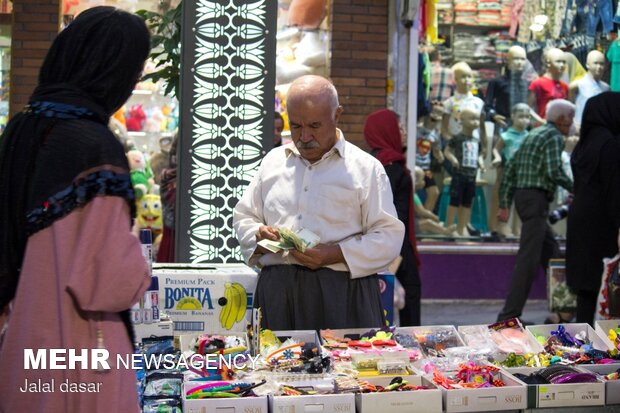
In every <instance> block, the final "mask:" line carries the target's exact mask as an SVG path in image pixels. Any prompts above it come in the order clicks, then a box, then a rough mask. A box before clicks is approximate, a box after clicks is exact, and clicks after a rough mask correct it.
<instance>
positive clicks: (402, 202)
mask: <svg viewBox="0 0 620 413" xmlns="http://www.w3.org/2000/svg"><path fill="white" fill-rule="evenodd" d="M364 138H365V139H366V143H368V146H370V148H371V149H372V154H373V155H374V156H375V157H376V158H377V159H378V160H379V161H380V162H381V163H382V164H383V166H384V167H385V172H386V174H387V176H388V178H389V179H390V184H391V186H392V193H393V194H394V205H395V206H396V212H397V213H398V219H400V220H401V221H402V222H403V223H404V224H405V231H406V232H405V239H404V241H403V247H402V249H401V253H400V254H401V257H402V258H403V261H402V263H401V264H400V267H399V268H398V271H396V278H398V281H400V283H401V284H402V285H403V287H404V288H405V308H403V309H402V310H401V311H400V324H401V325H402V326H418V325H420V297H421V284H420V273H419V271H418V266H419V259H418V251H417V247H416V236H415V214H414V210H413V180H412V178H411V172H410V171H409V169H407V165H406V158H405V154H404V148H403V141H404V138H405V136H404V133H403V131H402V129H401V127H400V124H399V121H398V115H396V113H394V112H392V111H391V110H388V109H383V110H379V111H377V112H374V113H372V114H370V115H369V116H368V118H367V119H366V123H365V124H364Z"/></svg>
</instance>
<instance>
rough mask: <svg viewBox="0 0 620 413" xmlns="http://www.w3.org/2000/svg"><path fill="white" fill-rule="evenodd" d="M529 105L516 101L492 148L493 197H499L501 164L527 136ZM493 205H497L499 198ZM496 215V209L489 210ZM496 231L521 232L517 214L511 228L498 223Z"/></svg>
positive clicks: (506, 224)
mask: <svg viewBox="0 0 620 413" xmlns="http://www.w3.org/2000/svg"><path fill="white" fill-rule="evenodd" d="M530 111H531V109H530V107H529V106H528V105H526V104H525V103H518V104H516V105H514V106H513V108H512V111H511V120H512V126H511V127H510V128H508V130H506V131H505V132H503V133H502V134H501V136H500V137H499V139H498V140H497V142H496V143H495V147H494V148H493V167H496V168H497V178H496V181H495V187H494V188H493V197H494V198H498V197H499V183H500V182H501V180H502V174H503V170H504V168H503V165H506V164H507V163H508V162H509V161H510V160H511V159H512V157H513V156H514V154H515V153H516V152H517V150H518V149H519V147H520V146H521V143H522V142H523V140H524V139H525V137H526V136H527V133H528V132H527V127H528V126H529V125H530V117H531V114H530ZM494 204H495V205H499V200H498V202H497V203H495V202H494ZM491 214H492V215H497V210H494V211H491ZM497 232H499V233H500V234H501V235H503V236H506V237H508V236H513V235H516V236H518V235H519V234H520V233H521V221H520V220H519V216H518V215H517V214H514V215H513V221H512V230H511V229H510V227H509V226H508V223H506V222H500V223H498V228H497Z"/></svg>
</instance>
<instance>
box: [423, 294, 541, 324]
mask: <svg viewBox="0 0 620 413" xmlns="http://www.w3.org/2000/svg"><path fill="white" fill-rule="evenodd" d="M503 304H504V302H503V301H499V300H467V301H465V300H461V301H459V300H457V301H454V300H422V325H442V324H448V325H455V326H459V325H471V324H491V323H493V322H495V320H496V319H497V314H498V313H499V311H500V310H501V308H502V306H503ZM548 315H549V312H548V304H547V301H546V300H530V301H528V302H527V304H526V306H525V309H524V312H523V316H522V319H523V320H525V321H530V322H533V323H534V324H542V323H543V321H544V320H545V318H546V317H547V316H548Z"/></svg>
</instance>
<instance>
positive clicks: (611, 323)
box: [594, 320, 620, 348]
mask: <svg viewBox="0 0 620 413" xmlns="http://www.w3.org/2000/svg"><path fill="white" fill-rule="evenodd" d="M618 326H620V320H598V321H596V322H595V323H594V331H596V333H597V334H598V336H599V337H600V338H601V339H602V340H603V341H605V342H606V343H607V345H608V346H610V347H611V348H614V347H615V344H614V343H612V342H611V340H609V338H608V337H607V334H608V333H609V330H615V329H616V328H618Z"/></svg>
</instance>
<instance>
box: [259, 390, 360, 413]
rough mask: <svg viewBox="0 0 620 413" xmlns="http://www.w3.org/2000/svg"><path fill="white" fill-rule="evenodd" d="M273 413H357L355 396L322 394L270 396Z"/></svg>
mask: <svg viewBox="0 0 620 413" xmlns="http://www.w3.org/2000/svg"><path fill="white" fill-rule="evenodd" d="M269 411H270V412H271V413H297V412H321V413H355V395H354V394H353V393H348V394H321V395H315V396H269Z"/></svg>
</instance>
